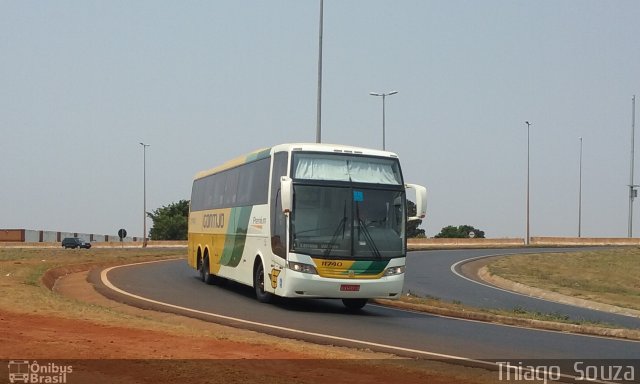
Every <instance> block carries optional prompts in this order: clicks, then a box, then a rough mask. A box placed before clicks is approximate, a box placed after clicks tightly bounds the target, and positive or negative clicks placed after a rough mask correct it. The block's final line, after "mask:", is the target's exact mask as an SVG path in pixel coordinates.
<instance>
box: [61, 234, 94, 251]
mask: <svg viewBox="0 0 640 384" xmlns="http://www.w3.org/2000/svg"><path fill="white" fill-rule="evenodd" d="M62 247H63V248H65V249H67V248H72V249H75V248H86V249H89V248H91V243H88V242H86V241H84V240H82V239H81V238H79V237H65V238H64V239H63V240H62Z"/></svg>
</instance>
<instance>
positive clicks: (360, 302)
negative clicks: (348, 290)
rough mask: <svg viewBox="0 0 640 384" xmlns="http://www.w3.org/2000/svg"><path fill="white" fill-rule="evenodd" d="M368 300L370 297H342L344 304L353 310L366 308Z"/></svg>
mask: <svg viewBox="0 0 640 384" xmlns="http://www.w3.org/2000/svg"><path fill="white" fill-rule="evenodd" d="M367 301H369V299H342V304H344V306H345V307H347V309H349V310H351V311H357V310H359V309H362V308H364V306H365V305H367Z"/></svg>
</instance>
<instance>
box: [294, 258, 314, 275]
mask: <svg viewBox="0 0 640 384" xmlns="http://www.w3.org/2000/svg"><path fill="white" fill-rule="evenodd" d="M289 269H291V270H293V271H296V272H301V273H309V274H312V275H317V274H318V271H316V267H314V266H313V265H310V264H304V263H296V262H294V261H290V262H289Z"/></svg>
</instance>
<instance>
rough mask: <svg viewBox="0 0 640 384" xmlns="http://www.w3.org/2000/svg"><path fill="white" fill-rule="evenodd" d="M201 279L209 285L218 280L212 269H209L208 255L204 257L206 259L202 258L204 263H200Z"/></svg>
mask: <svg viewBox="0 0 640 384" xmlns="http://www.w3.org/2000/svg"><path fill="white" fill-rule="evenodd" d="M200 280H202V281H203V282H205V283H206V284H209V285H212V284H214V283H215V281H216V277H215V275H212V274H211V271H210V270H209V256H208V255H207V256H205V257H204V260H202V264H201V265H200Z"/></svg>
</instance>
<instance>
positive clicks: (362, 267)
mask: <svg viewBox="0 0 640 384" xmlns="http://www.w3.org/2000/svg"><path fill="white" fill-rule="evenodd" d="M388 264H389V261H386V260H385V261H356V262H355V263H353V265H352V266H351V269H352V270H353V271H354V272H355V273H356V274H358V275H377V274H379V273H380V272H382V271H383V270H384V269H385V267H386V266H387V265H388Z"/></svg>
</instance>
